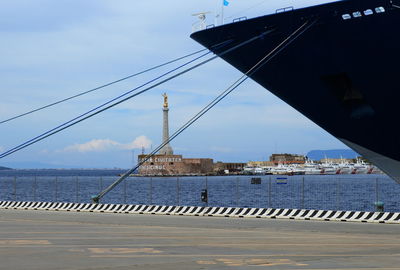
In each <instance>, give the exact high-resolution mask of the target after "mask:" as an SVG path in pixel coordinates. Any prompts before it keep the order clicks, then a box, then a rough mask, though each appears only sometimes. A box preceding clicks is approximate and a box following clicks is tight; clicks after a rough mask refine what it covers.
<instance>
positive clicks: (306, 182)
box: [0, 170, 400, 212]
mask: <svg viewBox="0 0 400 270" xmlns="http://www.w3.org/2000/svg"><path fill="white" fill-rule="evenodd" d="M123 172H124V171H120V170H11V171H1V172H0V200H2V201H46V202H55V201H57V202H82V203H89V202H91V197H92V196H93V195H97V194H98V193H99V192H100V191H101V190H103V189H104V188H105V187H107V186H108V185H110V184H111V183H112V182H113V181H115V180H116V179H117V178H118V174H120V173H123ZM205 190H207V195H208V200H207V201H203V200H202V197H201V193H202V192H204V191H205ZM399 194H400V185H399V184H397V183H396V182H394V181H393V180H391V179H390V178H389V177H387V176H385V175H310V176H308V175H299V176H275V175H271V176H270V175H264V176H208V177H205V176H197V177H129V178H127V179H126V180H125V181H124V182H122V183H121V184H120V185H119V186H117V187H116V188H115V189H114V190H112V191H111V192H110V193H108V194H107V195H106V196H105V197H104V198H103V199H102V200H101V203H117V204H155V205H190V206H222V207H258V208H265V207H270V208H295V209H299V208H301V209H321V210H351V211H375V210H376V209H375V203H376V202H378V201H379V202H383V203H384V210H385V211H387V212H400V201H399Z"/></svg>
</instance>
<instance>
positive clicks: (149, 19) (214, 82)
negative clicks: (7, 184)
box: [0, 0, 347, 168]
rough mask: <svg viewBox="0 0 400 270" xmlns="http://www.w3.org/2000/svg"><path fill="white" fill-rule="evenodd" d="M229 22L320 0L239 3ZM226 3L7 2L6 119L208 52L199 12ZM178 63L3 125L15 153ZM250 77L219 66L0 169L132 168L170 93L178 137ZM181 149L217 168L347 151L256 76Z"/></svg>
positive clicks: (2, 110) (1, 162)
mask: <svg viewBox="0 0 400 270" xmlns="http://www.w3.org/2000/svg"><path fill="white" fill-rule="evenodd" d="M229 2H230V4H229V6H227V7H225V9H224V15H225V20H226V22H229V21H231V20H232V19H234V18H236V17H241V16H247V17H249V18H251V17H256V16H261V15H264V14H269V13H273V12H274V11H275V10H276V9H278V8H281V7H287V6H294V7H295V8H301V7H304V6H308V5H315V4H320V3H324V2H329V1H321V0H318V1H317V0H309V1H304V0H297V1H294V0H290V1H289V0H266V1H265V0H264V1H262V0H230V1H229ZM220 9H221V1H219V0H218V1H217V0H186V1H182V0H169V1H161V0H153V1H148V0H134V1H131V0H118V1H114V0H85V1H79V0H57V1H54V0H36V1H30V0H5V1H1V3H0V55H1V61H0V81H1V85H0V93H1V99H0V120H4V119H7V118H9V117H12V116H15V115H17V114H20V113H24V112H26V111H29V110H31V109H35V108H37V107H40V106H43V105H46V104H48V103H51V102H54V101H56V100H59V99H62V98H66V97H69V96H71V95H75V94H77V93H80V92H82V91H85V90H88V89H91V88H94V87H96V86H99V85H102V84H105V83H107V82H110V81H113V80H116V79H119V78H122V77H124V76H127V75H130V74H133V73H135V72H138V71H141V70H144V69H147V68H149V67H152V66H155V65H158V64H160V63H162V62H165V61H168V60H171V59H175V58H177V57H180V56H183V55H185V54H188V53H191V52H194V51H197V50H200V49H202V47H201V45H199V44H197V43H196V42H195V41H193V40H192V39H190V34H191V31H192V24H193V23H195V22H196V21H197V19H196V17H194V16H192V14H194V13H197V12H206V11H209V12H211V13H209V14H208V15H207V16H208V18H207V23H209V24H211V23H214V17H215V15H216V14H218V13H219V10H220ZM170 68H172V66H169V67H166V68H162V69H160V70H157V71H154V72H151V73H148V74H145V75H143V76H140V77H136V78H133V79H130V80H127V81H124V82H122V83H120V84H117V85H114V86H112V87H108V88H105V89H102V90H99V91H96V92H94V93H91V94H88V95H85V96H84V97H80V98H78V99H74V100H71V101H69V102H66V103H63V104H60V105H58V106H55V107H52V108H48V109H46V110H43V111H40V112H37V113H34V114H31V115H29V116H26V117H23V118H19V119H16V120H14V121H11V122H8V123H4V124H0V132H1V136H0V138H1V139H0V151H6V150H7V149H10V148H12V147H14V146H16V145H18V144H20V143H23V142H25V141H26V140H29V139H31V138H33V137H35V136H37V135H39V134H41V133H43V132H45V131H47V130H49V129H51V128H54V127H56V126H57V125H59V124H61V123H63V122H65V121H68V120H70V119H72V118H74V117H75V116H77V115H79V114H81V113H83V112H86V111H88V110H90V109H92V108H94V107H96V106H98V105H99V104H102V103H104V102H106V101H108V100H110V99H112V98H114V97H116V96H118V95H120V94H122V93H124V92H126V91H128V90H130V89H133V88H135V87H136V86H138V85H140V84H142V83H143V82H145V81H147V80H150V79H152V78H154V77H156V76H158V75H159V74H161V73H162V72H166V71H168V70H169V69H170ZM240 76H241V74H240V73H239V72H238V71H237V70H235V69H234V68H233V67H232V66H230V65H229V64H227V63H226V62H224V61H222V60H219V59H218V60H215V61H213V62H211V63H209V64H207V65H204V66H202V67H200V68H198V69H196V70H194V71H192V72H190V73H188V74H186V75H184V76H182V77H179V78H177V79H175V80H173V81H170V82H168V83H166V84H164V85H161V86H159V87H156V88H154V89H152V90H151V91H149V92H146V93H145V94H143V95H140V96H138V97H137V98H134V99H132V100H129V101H127V102H125V103H123V104H120V105H118V106H116V107H114V108H113V109H110V110H108V111H106V112H104V113H102V114H99V115H97V116H95V117H93V118H91V119H89V120H87V121H85V122H82V123H80V124H77V125H75V126H74V127H71V128H69V129H67V130H65V131H62V132H60V133H58V134H56V135H54V136H51V137H49V138H47V139H45V140H43V141H41V142H39V143H37V144H34V145H32V146H29V147H27V148H25V149H23V150H21V151H19V152H16V153H14V154H12V155H10V156H7V157H5V158H3V159H0V166H12V167H24V166H25V167H32V166H33V167H34V166H36V167H46V166H47V167H49V165H51V166H54V167H75V168H114V167H117V168H130V167H131V166H132V164H133V163H134V162H135V160H136V159H135V158H134V157H135V156H136V155H138V154H140V153H141V152H142V148H144V149H145V152H149V151H150V150H151V149H154V148H156V147H157V146H158V145H159V144H160V143H161V139H162V103H163V97H162V94H163V93H164V92H166V93H167V94H168V96H169V106H170V111H169V120H170V123H169V124H170V133H172V132H174V131H175V130H177V129H178V128H179V127H180V126H181V125H182V124H184V123H185V122H186V121H187V120H188V119H190V118H191V116H193V115H194V114H195V113H197V112H198V111H199V110H201V109H202V108H203V107H204V106H205V105H206V104H207V103H208V102H210V101H211V100H212V99H213V98H214V97H216V96H217V95H218V94H219V93H220V92H221V91H222V90H224V89H225V88H227V87H228V86H229V85H230V84H231V83H232V82H234V81H235V80H236V79H238V78H239V77H240ZM171 146H172V147H173V149H174V151H175V153H176V154H182V155H183V156H184V157H191V158H193V157H203V158H213V159H214V160H215V161H225V162H247V161H254V160H268V159H269V156H270V155H271V154H272V153H295V154H306V153H307V152H308V151H310V150H313V149H337V148H347V147H345V146H344V145H343V144H342V143H341V142H339V141H338V140H337V139H335V138H334V137H333V136H331V135H329V134H328V133H327V132H325V131H324V130H322V129H321V128H320V127H318V126H317V125H316V124H314V123H312V122H311V121H310V120H308V119H307V118H305V117H304V116H302V115H301V114H300V113H298V112H297V111H295V110H294V109H293V108H291V107H290V106H289V105H288V104H286V103H284V102H282V101H281V100H280V99H279V98H277V97H276V96H274V95H272V94H271V93H270V92H268V91H267V90H266V89H264V88H262V87H261V86H259V85H258V84H257V83H255V82H253V81H251V80H248V81H247V82H246V83H245V84H243V85H242V86H241V87H239V88H238V89H236V90H235V91H234V92H233V93H232V94H231V95H229V96H228V97H227V98H226V99H224V100H223V101H222V102H221V103H220V104H218V105H217V106H216V107H215V108H213V109H212V110H211V111H210V112H209V113H207V114H206V115H205V116H204V117H203V118H201V119H200V120H199V121H198V122H196V123H195V124H194V125H193V126H191V127H190V128H189V129H188V130H186V131H185V132H184V133H182V134H181V135H180V136H179V137H178V138H176V139H175V140H174V141H172V142H171Z"/></svg>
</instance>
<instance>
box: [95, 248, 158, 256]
mask: <svg viewBox="0 0 400 270" xmlns="http://www.w3.org/2000/svg"><path fill="white" fill-rule="evenodd" d="M88 250H89V251H90V252H91V253H92V254H105V255H120V254H134V253H145V254H159V253H162V251H161V250H157V249H154V248H88Z"/></svg>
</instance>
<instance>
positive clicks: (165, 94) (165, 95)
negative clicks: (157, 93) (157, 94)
mask: <svg viewBox="0 0 400 270" xmlns="http://www.w3.org/2000/svg"><path fill="white" fill-rule="evenodd" d="M162 96H163V97H164V108H168V96H167V93H164V94H163V95H162Z"/></svg>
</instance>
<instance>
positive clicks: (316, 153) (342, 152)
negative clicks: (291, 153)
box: [307, 149, 360, 160]
mask: <svg viewBox="0 0 400 270" xmlns="http://www.w3.org/2000/svg"><path fill="white" fill-rule="evenodd" d="M358 156H360V155H359V154H358V153H356V152H354V151H353V150H351V149H331V150H311V151H310V152H308V153H307V157H308V158H309V159H311V160H321V159H324V158H334V159H338V158H346V159H351V158H357V157H358Z"/></svg>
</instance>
